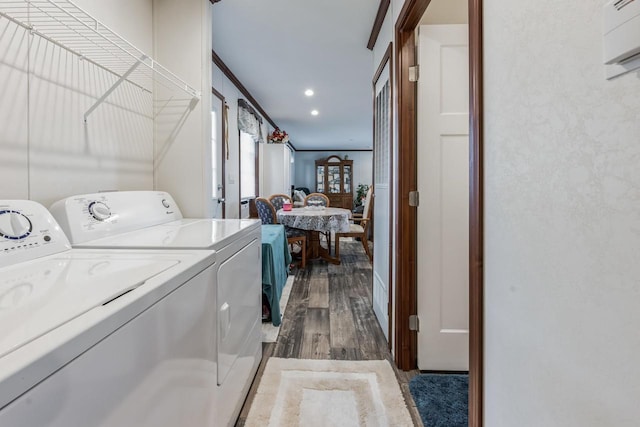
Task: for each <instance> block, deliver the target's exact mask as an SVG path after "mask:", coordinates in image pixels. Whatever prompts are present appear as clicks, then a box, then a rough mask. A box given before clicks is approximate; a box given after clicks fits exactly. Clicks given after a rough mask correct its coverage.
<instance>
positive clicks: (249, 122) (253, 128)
mask: <svg viewBox="0 0 640 427" xmlns="http://www.w3.org/2000/svg"><path fill="white" fill-rule="evenodd" d="M238 129H240V131H242V132H245V133H248V134H249V135H251V137H252V138H253V140H254V141H255V142H260V143H263V142H264V138H263V137H262V117H260V115H259V114H258V113H256V111H255V110H254V109H253V107H252V106H251V105H249V103H248V102H247V101H245V100H244V99H238Z"/></svg>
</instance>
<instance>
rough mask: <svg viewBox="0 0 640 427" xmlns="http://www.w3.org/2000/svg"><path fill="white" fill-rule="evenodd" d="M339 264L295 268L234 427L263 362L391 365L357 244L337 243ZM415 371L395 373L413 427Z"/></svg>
mask: <svg viewBox="0 0 640 427" xmlns="http://www.w3.org/2000/svg"><path fill="white" fill-rule="evenodd" d="M340 258H341V264H340V265H332V264H327V263H326V262H325V261H311V262H308V263H307V267H306V268H305V269H304V270H303V269H295V270H294V271H293V273H292V274H295V281H294V282H293V288H292V290H291V296H290V297H289V302H288V304H287V308H286V310H285V312H284V318H283V320H282V325H281V327H280V334H279V336H278V339H277V341H276V342H275V343H265V344H264V345H263V358H262V362H261V364H260V368H259V369H258V374H257V375H256V378H255V380H254V382H253V384H252V386H251V390H250V391H249V396H248V397H247V399H246V401H245V404H244V406H243V408H242V411H241V413H240V417H239V419H238V422H237V423H236V426H237V427H241V426H243V425H244V422H245V420H246V417H247V415H248V414H249V408H250V407H251V403H252V401H253V398H254V396H255V393H256V390H257V387H258V385H259V382H260V378H261V376H262V372H263V371H264V367H265V365H266V363H267V360H268V359H269V358H270V357H272V356H274V357H282V358H296V359H334V360H382V359H387V360H390V361H391V364H392V366H394V367H395V364H394V363H393V361H392V356H391V353H390V352H389V347H388V343H387V341H386V339H385V337H384V334H383V332H382V329H381V328H380V326H379V324H378V321H377V320H376V318H375V315H374V313H373V308H372V294H371V292H372V268H371V264H370V263H369V260H368V258H367V256H366V254H365V252H364V249H363V248H362V245H361V244H360V243H359V242H343V241H341V242H340ZM416 373H417V371H412V372H399V371H397V370H396V374H397V377H398V382H399V384H400V387H401V389H402V392H403V394H404V397H405V400H406V402H407V406H409V410H410V412H411V416H412V418H413V420H414V424H415V425H417V426H421V425H422V422H421V421H420V417H419V415H418V413H417V410H416V409H415V406H414V403H413V399H412V398H411V394H410V393H409V387H408V382H409V380H410V379H411V378H412V377H413V376H414V375H416Z"/></svg>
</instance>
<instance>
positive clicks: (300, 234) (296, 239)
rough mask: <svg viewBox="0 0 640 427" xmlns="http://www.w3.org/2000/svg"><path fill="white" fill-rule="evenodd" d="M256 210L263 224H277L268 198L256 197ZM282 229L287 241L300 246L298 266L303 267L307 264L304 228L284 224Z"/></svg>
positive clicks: (274, 212)
mask: <svg viewBox="0 0 640 427" xmlns="http://www.w3.org/2000/svg"><path fill="white" fill-rule="evenodd" d="M256 210H257V211H258V216H259V217H260V221H262V223H263V224H278V216H277V215H276V209H275V207H274V206H273V205H272V204H271V202H270V201H269V200H267V199H265V198H264V197H258V198H257V199H256ZM284 229H285V232H286V233H287V243H289V244H293V243H297V244H299V245H300V247H301V248H302V250H301V257H302V259H301V261H300V267H302V268H305V266H306V265H307V233H306V232H305V231H304V230H299V229H297V228H291V227H287V226H285V227H284Z"/></svg>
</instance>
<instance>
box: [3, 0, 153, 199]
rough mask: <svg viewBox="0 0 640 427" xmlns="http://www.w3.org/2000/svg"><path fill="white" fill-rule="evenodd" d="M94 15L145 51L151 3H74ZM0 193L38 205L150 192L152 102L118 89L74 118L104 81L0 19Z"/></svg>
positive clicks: (108, 79) (145, 0)
mask: <svg viewBox="0 0 640 427" xmlns="http://www.w3.org/2000/svg"><path fill="white" fill-rule="evenodd" d="M76 3H77V5H78V6H79V7H82V8H85V9H86V10H87V11H88V12H89V13H91V14H93V15H94V16H95V17H96V18H97V19H99V20H100V21H101V22H103V23H104V24H106V25H107V26H109V27H111V28H112V29H113V30H115V31H117V32H119V33H120V34H121V35H122V36H124V37H125V38H126V39H127V40H129V41H130V42H132V43H133V44H134V45H136V46H137V47H139V48H140V49H142V50H143V51H146V52H149V51H150V50H151V46H152V7H151V0H136V1H133V2H132V1H125V0H117V1H114V2H109V5H108V7H107V6H105V5H104V4H102V3H103V2H98V1H96V0H78V1H77V2H76ZM0 52H2V53H0V82H1V83H0V85H1V87H2V97H1V98H0V197H2V198H21V199H32V200H36V201H39V202H41V203H43V204H45V205H49V204H50V203H51V202H53V201H55V200H57V199H59V198H62V197H65V196H69V195H72V194H77V193H84V192H93V191H99V190H106V189H151V187H152V174H153V170H152V154H153V152H152V138H153V133H152V110H151V107H152V103H151V97H150V95H148V94H146V95H145V94H142V93H140V92H139V91H136V90H133V89H132V87H131V86H130V85H128V84H127V83H125V84H123V85H122V86H121V87H120V88H119V89H118V90H116V91H115V92H114V93H113V94H112V95H111V96H110V97H109V98H108V99H107V101H106V102H105V103H104V104H102V105H101V106H100V107H99V108H98V109H96V110H95V112H94V113H93V115H91V116H90V118H89V121H88V122H87V124H86V125H85V124H84V123H83V114H84V112H85V111H86V110H87V109H88V108H89V107H90V106H91V105H92V104H93V102H94V101H95V99H97V97H99V96H100V95H102V93H104V91H105V90H106V89H107V88H108V87H109V86H110V85H111V84H112V83H113V82H114V81H115V78H114V76H113V75H111V74H109V73H106V72H104V71H102V70H100V69H98V68H96V67H94V66H92V65H90V64H88V63H86V62H81V61H79V60H78V58H77V57H75V56H74V55H72V54H69V53H67V52H66V51H64V50H62V49H60V48H57V47H55V46H53V45H52V44H50V43H48V42H46V41H44V40H43V39H41V38H40V37H38V36H31V35H28V34H27V33H26V32H25V31H24V30H22V29H20V28H18V27H17V26H15V25H14V24H10V23H8V22H7V21H6V20H0Z"/></svg>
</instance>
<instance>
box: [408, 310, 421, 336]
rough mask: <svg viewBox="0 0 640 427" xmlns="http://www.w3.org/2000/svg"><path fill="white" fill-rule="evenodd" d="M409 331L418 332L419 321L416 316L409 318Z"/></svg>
mask: <svg viewBox="0 0 640 427" xmlns="http://www.w3.org/2000/svg"><path fill="white" fill-rule="evenodd" d="M409 330H410V331H416V332H420V319H418V315H417V314H413V315H411V316H409Z"/></svg>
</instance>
